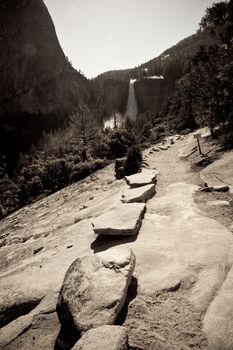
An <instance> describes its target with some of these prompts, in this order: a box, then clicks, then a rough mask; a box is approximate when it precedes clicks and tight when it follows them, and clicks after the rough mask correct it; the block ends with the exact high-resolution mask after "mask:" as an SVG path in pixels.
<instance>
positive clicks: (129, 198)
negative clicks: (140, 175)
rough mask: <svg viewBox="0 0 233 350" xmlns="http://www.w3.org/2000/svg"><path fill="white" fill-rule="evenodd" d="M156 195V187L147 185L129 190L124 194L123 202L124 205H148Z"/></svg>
mask: <svg viewBox="0 0 233 350" xmlns="http://www.w3.org/2000/svg"><path fill="white" fill-rule="evenodd" d="M154 195H155V185H154V184H152V185H146V186H142V187H137V188H133V189H127V190H126V191H124V192H123V193H122V199H121V201H122V202H123V203H133V202H142V203H146V202H147V201H148V199H150V198H152V197H153V196H154Z"/></svg>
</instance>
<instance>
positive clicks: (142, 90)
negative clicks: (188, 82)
mask: <svg viewBox="0 0 233 350" xmlns="http://www.w3.org/2000/svg"><path fill="white" fill-rule="evenodd" d="M134 88H135V96H136V100H137V103H138V109H139V112H140V113H144V112H145V111H147V110H152V111H156V112H157V113H162V112H163V111H164V109H165V108H166V105H167V101H168V98H169V96H170V93H171V91H172V89H173V88H174V84H171V83H170V81H169V79H158V80H157V79H155V80H153V79H142V80H139V81H136V82H135V84H134Z"/></svg>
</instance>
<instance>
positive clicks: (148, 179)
mask: <svg viewBox="0 0 233 350" xmlns="http://www.w3.org/2000/svg"><path fill="white" fill-rule="evenodd" d="M158 174H159V172H158V171H156V170H143V171H142V172H141V173H137V174H134V175H130V176H125V181H126V183H127V185H129V186H130V188H135V187H140V186H145V185H149V184H154V183H156V176H157V175H158Z"/></svg>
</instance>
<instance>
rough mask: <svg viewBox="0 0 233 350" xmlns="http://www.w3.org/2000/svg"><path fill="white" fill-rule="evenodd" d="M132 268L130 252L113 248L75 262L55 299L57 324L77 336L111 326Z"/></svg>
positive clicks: (122, 301)
mask: <svg viewBox="0 0 233 350" xmlns="http://www.w3.org/2000/svg"><path fill="white" fill-rule="evenodd" d="M134 267H135V256H134V254H133V252H132V250H130V249H123V248H116V247H114V248H111V249H109V250H107V251H104V252H101V253H98V254H95V255H94V254H93V255H90V254H87V255H84V256H82V257H80V258H78V259H76V260H75V261H74V262H73V264H72V265H71V266H70V268H69V269H68V271H67V273H66V275H65V278H64V282H63V285H62V288H61V291H60V295H59V298H58V303H57V312H58V317H59V319H60V322H61V324H62V325H64V326H65V327H66V328H67V327H70V328H73V329H75V331H77V332H81V333H82V332H85V331H87V330H88V329H91V328H95V327H98V326H101V325H112V324H114V321H115V319H116V317H117V315H118V313H119V312H120V310H121V308H122V307H123V305H124V303H125V299H126V295H127V290H128V286H129V284H130V282H131V278H132V274H133V271H134Z"/></svg>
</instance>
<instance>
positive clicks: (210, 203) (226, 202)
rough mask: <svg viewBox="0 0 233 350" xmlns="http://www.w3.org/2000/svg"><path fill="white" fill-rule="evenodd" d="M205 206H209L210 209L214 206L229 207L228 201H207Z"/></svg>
mask: <svg viewBox="0 0 233 350" xmlns="http://www.w3.org/2000/svg"><path fill="white" fill-rule="evenodd" d="M207 205H209V206H210V207H214V206H219V205H220V206H221V205H230V202H229V201H220V200H219V201H208V202H207Z"/></svg>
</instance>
